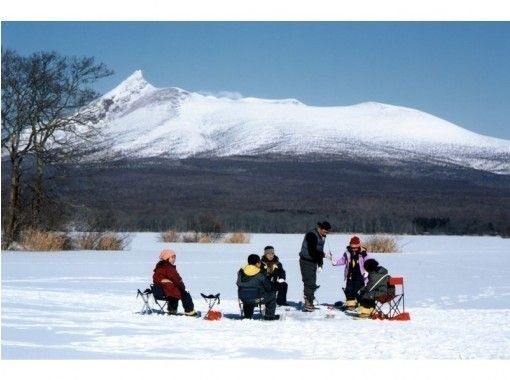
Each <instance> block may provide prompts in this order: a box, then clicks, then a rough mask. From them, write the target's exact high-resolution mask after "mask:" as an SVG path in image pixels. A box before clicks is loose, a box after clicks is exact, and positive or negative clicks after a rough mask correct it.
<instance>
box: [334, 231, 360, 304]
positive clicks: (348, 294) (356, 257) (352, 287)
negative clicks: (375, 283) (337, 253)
mask: <svg viewBox="0 0 510 380" xmlns="http://www.w3.org/2000/svg"><path fill="white" fill-rule="evenodd" d="M369 258H370V257H369V256H368V254H367V250H366V248H364V247H362V246H361V241H360V239H359V237H357V236H353V237H352V238H351V240H350V242H349V245H348V246H347V247H346V250H345V252H344V253H343V255H342V257H340V258H339V259H338V260H333V258H331V263H332V264H333V266H342V265H344V266H345V269H344V281H345V287H344V288H342V290H343V291H344V293H345V302H344V304H343V307H344V308H345V309H348V310H354V309H356V307H357V301H356V295H357V294H358V291H359V290H360V289H361V288H362V287H364V286H365V285H366V283H367V281H368V273H367V271H366V270H365V267H364V264H365V261H366V260H368V259H369Z"/></svg>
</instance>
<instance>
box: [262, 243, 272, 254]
mask: <svg viewBox="0 0 510 380" xmlns="http://www.w3.org/2000/svg"><path fill="white" fill-rule="evenodd" d="M270 253H272V254H273V255H274V247H273V246H272V245H268V246H266V247H265V248H264V255H267V254H270Z"/></svg>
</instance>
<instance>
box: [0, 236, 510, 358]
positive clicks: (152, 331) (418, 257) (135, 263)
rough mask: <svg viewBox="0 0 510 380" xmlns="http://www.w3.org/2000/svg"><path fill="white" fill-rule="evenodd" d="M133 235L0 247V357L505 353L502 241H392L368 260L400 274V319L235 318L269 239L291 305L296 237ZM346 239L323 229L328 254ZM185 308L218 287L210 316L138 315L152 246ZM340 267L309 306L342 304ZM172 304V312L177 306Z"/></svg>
mask: <svg viewBox="0 0 510 380" xmlns="http://www.w3.org/2000/svg"><path fill="white" fill-rule="evenodd" d="M158 238H159V234H155V233H138V234H134V235H133V240H132V242H131V244H130V247H129V248H128V250H126V251H123V252H101V251H99V252H98V251H81V252H47V253H41V252H2V359H62V358H65V359H118V358H122V359H148V358H157V359H164V358H169V359H170V358H171V359H232V358H233V359H243V358H244V359H246V358H250V359H251V358H259V359H363V358H370V359H510V281H509V280H508V268H509V267H510V240H509V239H502V238H499V237H439V236H402V237H400V238H399V239H400V243H401V245H402V246H403V252H402V253H395V254H376V255H373V256H374V257H375V258H376V259H377V260H378V261H379V262H380V263H381V264H382V265H383V266H385V267H386V268H388V269H389V271H390V273H391V274H393V275H403V276H404V277H405V281H406V282H405V291H406V296H405V297H406V298H405V302H406V310H408V311H409V312H410V314H411V318H412V319H411V321H409V322H390V321H373V320H353V319H351V318H350V317H348V316H346V315H344V314H343V313H341V312H336V314H335V318H333V319H327V318H325V311H318V312H316V313H313V314H310V313H302V312H300V311H298V310H295V309H293V308H291V310H290V311H285V310H284V309H283V308H278V310H277V313H280V314H285V320H283V321H276V322H266V321H261V320H239V319H237V318H238V316H239V308H238V304H237V297H236V286H235V280H236V272H237V270H238V269H239V268H240V267H241V266H242V265H244V264H245V260H246V257H247V256H248V254H250V253H259V254H260V253H261V252H262V250H263V247H264V246H265V245H268V244H270V245H273V246H274V247H275V250H276V254H277V255H278V256H279V257H280V259H281V260H282V262H283V264H284V267H285V269H286V271H287V278H288V282H289V293H288V299H289V301H291V302H299V301H300V300H301V298H302V283H301V277H300V273H299V265H298V260H297V252H298V251H299V248H300V245H301V240H302V235H277V234H253V235H251V242H250V243H249V244H167V243H162V242H159V241H158ZM348 239H349V236H347V235H330V236H329V237H328V239H327V241H328V243H327V245H326V247H327V248H328V247H329V248H330V249H331V251H332V252H333V254H334V255H336V256H338V255H339V254H340V251H341V250H343V248H344V247H345V245H346V243H347V242H348ZM164 247H172V248H173V249H175V250H176V251H177V253H178V256H177V268H178V270H179V271H180V273H181V275H182V277H183V278H184V281H185V283H186V285H187V288H188V290H189V291H190V292H191V294H192V296H193V299H194V302H195V306H196V308H197V309H198V310H201V311H205V310H206V303H205V301H204V300H203V299H202V298H201V297H200V293H201V292H202V293H206V294H209V293H221V304H220V305H219V307H218V309H219V310H221V311H222V312H223V313H224V318H223V319H221V320H220V321H215V322H210V321H204V320H202V319H195V318H187V317H180V316H178V317H175V316H174V317H171V316H167V315H158V314H152V315H140V314H139V313H138V312H139V311H140V309H141V306H142V302H141V300H140V299H139V298H138V299H137V298H136V290H137V288H139V289H142V290H143V289H145V288H146V287H147V286H148V284H149V283H150V282H151V278H152V270H153V267H154V265H155V263H156V262H157V257H158V254H159V252H160V250H161V249H162V248H164ZM342 278H343V268H339V267H332V266H331V265H329V263H328V262H327V263H326V265H325V268H324V271H323V272H322V273H320V274H319V278H318V283H319V284H320V285H321V287H320V289H319V290H318V291H317V293H316V296H317V299H318V301H319V303H332V302H334V301H338V300H342V299H343V297H342V291H341V285H342ZM180 310H182V308H181V306H180Z"/></svg>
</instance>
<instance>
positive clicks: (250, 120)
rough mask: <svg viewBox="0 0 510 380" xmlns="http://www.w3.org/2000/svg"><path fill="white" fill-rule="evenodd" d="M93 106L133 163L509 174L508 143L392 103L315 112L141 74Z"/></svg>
mask: <svg viewBox="0 0 510 380" xmlns="http://www.w3.org/2000/svg"><path fill="white" fill-rule="evenodd" d="M94 106H96V107H99V108H100V109H101V111H100V112H101V115H102V121H101V125H102V126H103V128H104V131H105V133H106V135H107V136H109V137H110V138H111V140H112V142H113V146H114V149H115V150H117V151H120V152H123V153H124V154H127V155H129V156H135V157H154V156H165V157H174V158H186V157H190V156H206V157H207V156H211V157H224V156H233V155H262V154H279V155H308V154H314V155H317V154H319V155H337V156H338V155H339V156H344V157H346V158H363V159H373V160H377V161H380V160H385V161H402V160H424V161H427V162H432V163H437V164H441V165H447V164H454V165H460V166H465V167H472V168H476V169H481V170H488V171H491V172H495V173H502V174H510V141H509V140H503V139H497V138H492V137H487V136H482V135H479V134H476V133H473V132H470V131H468V130H466V129H463V128H461V127H459V126H456V125H454V124H452V123H449V122H447V121H445V120H442V119H440V118H438V117H435V116H433V115H430V114H427V113H425V112H421V111H418V110H415V109H411V108H405V107H399V106H393V105H388V104H381V103H375V102H368V103H361V104H356V105H352V106H342V107H312V106H307V105H305V104H303V103H301V102H299V101H297V100H295V99H279V100H268V99H257V98H238V99H231V98H222V97H215V96H210V95H201V94H198V93H194V92H188V91H185V90H182V89H179V88H175V87H170V88H156V87H154V86H152V85H151V84H149V83H148V82H147V81H146V80H145V79H144V78H143V75H142V72H141V71H140V70H138V71H136V72H135V73H133V74H132V75H131V76H130V77H129V78H127V79H126V80H125V81H124V82H122V83H121V84H120V85H119V86H117V87H116V88H115V89H113V90H112V91H110V92H108V93H107V94H105V95H104V96H102V97H101V98H100V99H99V100H98V101H97V102H96V103H95V105H94Z"/></svg>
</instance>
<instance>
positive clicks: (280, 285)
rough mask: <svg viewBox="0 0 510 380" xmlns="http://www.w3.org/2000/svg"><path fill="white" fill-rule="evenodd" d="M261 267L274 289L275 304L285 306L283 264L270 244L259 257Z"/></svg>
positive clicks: (285, 286) (285, 285)
mask: <svg viewBox="0 0 510 380" xmlns="http://www.w3.org/2000/svg"><path fill="white" fill-rule="evenodd" d="M261 261H262V267H263V270H264V272H265V273H266V276H267V278H268V279H269V281H270V282H271V286H272V287H273V290H275V291H276V304H277V305H278V306H286V305H288V304H287V289H288V285H287V283H286V282H285V279H286V277H285V270H284V269H283V265H282V263H281V262H280V260H279V259H278V256H276V255H275V254H274V248H273V247H272V246H270V245H268V246H266V247H265V248H264V254H263V255H262V258H261Z"/></svg>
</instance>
